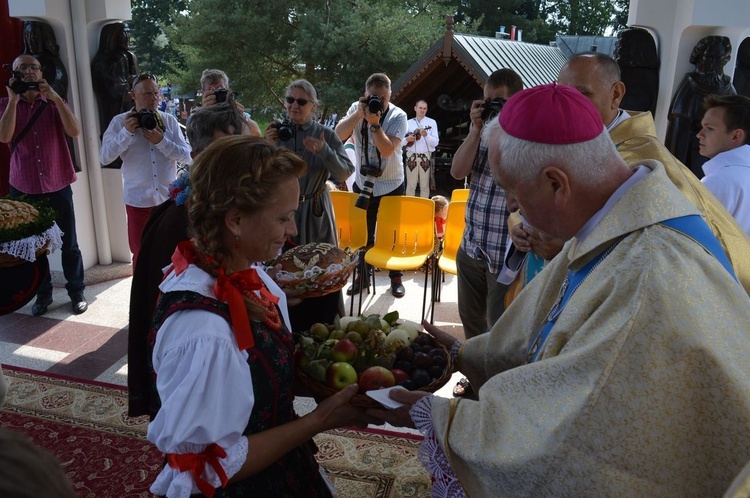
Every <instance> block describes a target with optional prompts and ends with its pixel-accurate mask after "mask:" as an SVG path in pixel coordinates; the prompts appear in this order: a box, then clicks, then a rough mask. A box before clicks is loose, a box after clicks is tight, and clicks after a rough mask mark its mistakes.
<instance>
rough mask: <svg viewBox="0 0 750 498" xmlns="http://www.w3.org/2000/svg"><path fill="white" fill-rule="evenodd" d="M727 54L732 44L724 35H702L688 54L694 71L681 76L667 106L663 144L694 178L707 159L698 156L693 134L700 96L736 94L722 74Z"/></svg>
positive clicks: (700, 106) (700, 109) (698, 122)
mask: <svg viewBox="0 0 750 498" xmlns="http://www.w3.org/2000/svg"><path fill="white" fill-rule="evenodd" d="M731 54H732V44H731V43H730V41H729V38H727V37H726V36H706V37H704V38H702V39H701V40H700V41H699V42H698V43H697V44H696V45H695V47H694V48H693V52H692V53H691V54H690V63H691V64H694V65H695V70H694V71H693V72H691V73H687V74H686V75H685V78H684V79H683V80H682V83H680V86H679V87H678V88H677V91H676V92H675V94H674V96H673V97H672V103H671V105H670V108H669V124H668V125H667V136H666V139H665V141H664V145H666V146H667V148H668V149H669V150H670V152H672V154H673V155H674V156H675V157H676V158H677V159H679V160H680V161H682V163H683V164H684V165H685V166H687V167H688V168H690V171H692V172H693V173H694V174H695V176H697V177H698V178H702V177H703V169H702V166H703V163H705V162H706V161H707V160H708V158H706V157H703V156H701V155H700V153H699V151H698V139H697V138H696V136H695V135H696V134H697V133H698V132H699V131H700V130H701V120H702V119H703V113H704V111H703V99H705V98H706V96H707V95H711V94H716V95H735V94H736V92H735V90H734V87H733V86H732V82H731V80H730V78H729V76H727V75H725V74H724V66H725V65H726V63H727V62H729V59H730V57H731Z"/></svg>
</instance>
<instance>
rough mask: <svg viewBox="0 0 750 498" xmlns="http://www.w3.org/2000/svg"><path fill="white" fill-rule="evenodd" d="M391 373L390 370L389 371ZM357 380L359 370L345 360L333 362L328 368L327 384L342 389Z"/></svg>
mask: <svg viewBox="0 0 750 498" xmlns="http://www.w3.org/2000/svg"><path fill="white" fill-rule="evenodd" d="M389 373H390V372H389ZM355 382H357V372H356V371H355V370H354V367H353V366H351V365H350V364H348V363H347V362H345V361H337V362H336V363H332V364H331V365H330V366H329V367H328V370H326V385H327V386H328V387H331V388H333V389H337V390H339V391H340V390H341V389H343V388H345V387H346V386H348V385H349V384H354V383H355Z"/></svg>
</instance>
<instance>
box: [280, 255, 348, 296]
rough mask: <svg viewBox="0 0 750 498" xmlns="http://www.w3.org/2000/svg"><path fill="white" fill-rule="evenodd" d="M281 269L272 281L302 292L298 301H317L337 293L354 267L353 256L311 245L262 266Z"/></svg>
mask: <svg viewBox="0 0 750 498" xmlns="http://www.w3.org/2000/svg"><path fill="white" fill-rule="evenodd" d="M277 265H281V269H280V270H279V271H278V272H276V273H275V274H274V272H271V274H272V275H274V277H273V278H274V280H275V281H276V283H278V284H279V286H280V287H282V288H287V289H295V290H301V291H303V294H302V295H300V296H299V297H302V298H308V297H319V296H325V295H326V294H330V293H332V292H336V291H338V290H340V289H341V288H342V287H343V286H344V285H345V284H346V281H347V279H348V278H349V276H350V275H351V274H352V271H354V267H355V266H356V265H357V255H356V254H354V255H353V254H352V253H351V251H348V250H343V249H339V248H338V247H336V246H334V245H333V244H328V243H325V242H311V243H309V244H305V245H302V246H297V247H293V248H291V249H289V250H288V251H286V252H284V253H283V254H282V255H281V256H279V257H278V258H276V259H275V260H273V261H270V262H268V263H267V264H266V268H267V269H270V268H272V267H274V266H277Z"/></svg>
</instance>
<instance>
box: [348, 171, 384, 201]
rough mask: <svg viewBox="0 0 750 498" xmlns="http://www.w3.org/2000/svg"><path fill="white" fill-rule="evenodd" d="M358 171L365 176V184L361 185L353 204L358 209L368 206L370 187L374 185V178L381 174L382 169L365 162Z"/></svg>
mask: <svg viewBox="0 0 750 498" xmlns="http://www.w3.org/2000/svg"><path fill="white" fill-rule="evenodd" d="M359 172H360V173H362V176H364V177H365V184H364V185H362V191H361V192H360V193H359V197H357V200H356V201H355V202H354V205H355V206H356V207H358V208H359V209H367V208H368V207H369V206H370V198H371V197H372V188H373V187H374V186H375V179H376V178H379V177H380V176H381V175H382V174H383V170H381V169H380V167H378V166H372V165H371V164H367V165H363V166H361V167H360V168H359Z"/></svg>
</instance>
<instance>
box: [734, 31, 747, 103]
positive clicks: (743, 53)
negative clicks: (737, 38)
mask: <svg viewBox="0 0 750 498" xmlns="http://www.w3.org/2000/svg"><path fill="white" fill-rule="evenodd" d="M732 83H734V88H735V90H737V94H738V95H744V96H745V97H750V38H745V40H744V41H743V42H742V43H740V48H739V49H738V50H737V65H736V66H735V68H734V80H733V81H732Z"/></svg>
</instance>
